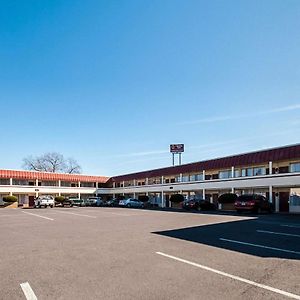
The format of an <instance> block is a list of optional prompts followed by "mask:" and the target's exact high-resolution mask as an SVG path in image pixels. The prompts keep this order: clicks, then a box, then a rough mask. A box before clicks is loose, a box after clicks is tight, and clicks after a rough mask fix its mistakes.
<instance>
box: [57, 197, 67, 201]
mask: <svg viewBox="0 0 300 300" xmlns="http://www.w3.org/2000/svg"><path fill="white" fill-rule="evenodd" d="M65 200H66V197H64V196H56V197H55V202H64V201H65Z"/></svg>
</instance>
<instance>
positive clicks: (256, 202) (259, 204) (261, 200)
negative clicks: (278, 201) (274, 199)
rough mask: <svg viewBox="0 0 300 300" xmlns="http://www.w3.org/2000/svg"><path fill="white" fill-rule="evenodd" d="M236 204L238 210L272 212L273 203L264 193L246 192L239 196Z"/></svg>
mask: <svg viewBox="0 0 300 300" xmlns="http://www.w3.org/2000/svg"><path fill="white" fill-rule="evenodd" d="M234 206H235V209H236V211H237V212H241V211H252V212H256V213H260V212H262V211H266V212H272V204H271V203H270V202H269V201H268V199H267V198H266V197H264V196H262V195H257V194H250V195H248V194H244V195H241V196H239V197H238V198H237V200H236V201H235V203H234Z"/></svg>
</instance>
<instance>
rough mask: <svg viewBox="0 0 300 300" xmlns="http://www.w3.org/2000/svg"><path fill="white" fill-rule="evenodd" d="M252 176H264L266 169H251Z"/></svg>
mask: <svg viewBox="0 0 300 300" xmlns="http://www.w3.org/2000/svg"><path fill="white" fill-rule="evenodd" d="M253 174H254V176H260V175H266V168H263V167H259V168H254V169H253Z"/></svg>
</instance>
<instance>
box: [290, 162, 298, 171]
mask: <svg viewBox="0 0 300 300" xmlns="http://www.w3.org/2000/svg"><path fill="white" fill-rule="evenodd" d="M290 170H291V172H300V163H295V164H291V165H290Z"/></svg>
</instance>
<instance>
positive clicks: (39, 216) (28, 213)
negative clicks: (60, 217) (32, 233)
mask: <svg viewBox="0 0 300 300" xmlns="http://www.w3.org/2000/svg"><path fill="white" fill-rule="evenodd" d="M22 213H24V214H26V215H31V216H35V217H38V218H43V219H46V220H49V221H54V219H51V218H48V217H45V216H41V215H37V214H32V213H30V212H27V211H26V212H25V211H22Z"/></svg>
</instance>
